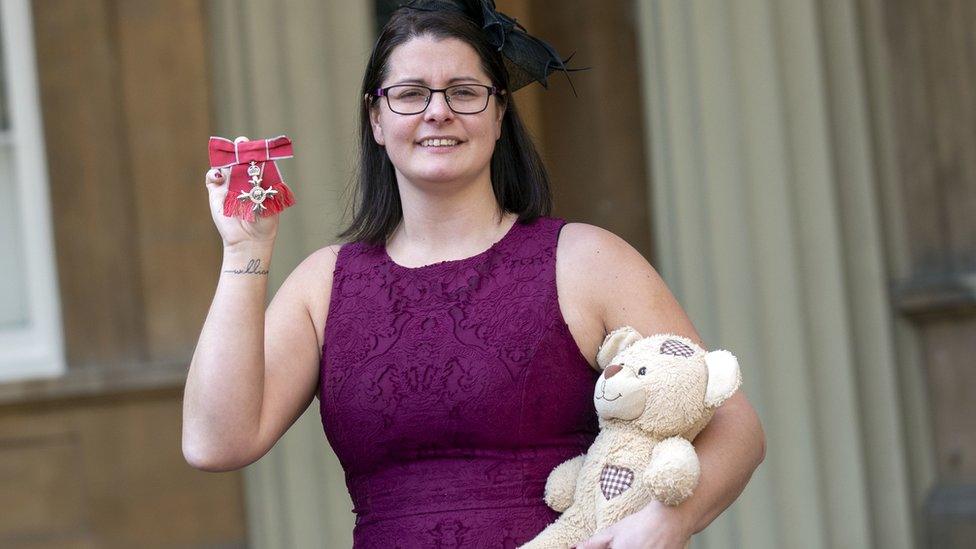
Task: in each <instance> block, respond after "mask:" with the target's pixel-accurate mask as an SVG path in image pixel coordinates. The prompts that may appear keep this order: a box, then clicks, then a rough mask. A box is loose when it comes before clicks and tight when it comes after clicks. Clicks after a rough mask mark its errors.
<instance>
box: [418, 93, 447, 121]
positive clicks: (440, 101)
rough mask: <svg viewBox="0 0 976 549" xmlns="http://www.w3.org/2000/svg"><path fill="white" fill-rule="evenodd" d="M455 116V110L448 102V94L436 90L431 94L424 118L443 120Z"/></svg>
mask: <svg viewBox="0 0 976 549" xmlns="http://www.w3.org/2000/svg"><path fill="white" fill-rule="evenodd" d="M453 116H454V111H452V110H451V107H450V105H448V104H447V94H446V93H444V92H434V93H433V94H431V96H430V103H429V104H428V105H427V110H425V111H424V118H425V119H426V120H430V121H443V120H447V119H450V118H452V117H453Z"/></svg>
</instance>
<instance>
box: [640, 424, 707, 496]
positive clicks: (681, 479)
mask: <svg viewBox="0 0 976 549" xmlns="http://www.w3.org/2000/svg"><path fill="white" fill-rule="evenodd" d="M700 476H701V466H700V464H699V462H698V454H697V453H695V448H694V446H692V445H691V443H690V442H688V441H687V440H686V439H684V438H682V437H671V438H666V439H664V440H662V441H661V442H659V443H658V444H657V445H656V446H655V447H654V450H653V451H652V452H651V461H650V463H649V464H648V466H647V468H646V469H645V470H644V474H643V480H644V482H645V483H646V484H647V485H648V487H649V488H650V490H651V493H652V494H654V498H655V499H657V500H658V501H660V502H662V503H664V504H666V505H678V504H679V503H681V502H682V501H684V500H686V499H688V497H689V496H691V493H692V491H693V490H694V489H695V486H697V485H698V478H699V477H700Z"/></svg>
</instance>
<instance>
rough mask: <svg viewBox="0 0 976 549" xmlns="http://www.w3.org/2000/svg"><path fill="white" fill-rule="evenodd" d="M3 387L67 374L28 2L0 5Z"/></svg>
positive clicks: (10, 1)
mask: <svg viewBox="0 0 976 549" xmlns="http://www.w3.org/2000/svg"><path fill="white" fill-rule="evenodd" d="M0 49H2V54H0V204H2V206H3V211H2V213H0V382H2V381H12V380H15V379H27V378H36V377H50V376H57V375H61V374H63V373H64V371H65V363H64V350H63V347H64V345H63V342H62V341H63V338H62V334H61V311H60V303H59V299H58V289H57V277H56V276H55V260H54V244H53V242H54V240H53V236H52V229H51V213H50V200H49V197H48V180H47V162H46V160H45V154H44V138H43V134H42V131H41V116H40V105H39V95H38V89H37V66H36V62H35V53H34V52H35V50H34V37H33V26H32V23H31V14H30V2H29V0H0Z"/></svg>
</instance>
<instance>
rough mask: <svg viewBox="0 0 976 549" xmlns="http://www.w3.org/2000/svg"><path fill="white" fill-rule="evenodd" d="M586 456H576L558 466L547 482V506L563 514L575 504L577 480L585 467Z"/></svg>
mask: <svg viewBox="0 0 976 549" xmlns="http://www.w3.org/2000/svg"><path fill="white" fill-rule="evenodd" d="M583 458H584V456H576V457H574V458H573V459H570V460H567V461H564V462H562V463H560V464H559V465H557V466H556V468H555V469H553V470H552V472H551V473H549V478H548V479H547V480H546V492H545V500H546V505H548V506H549V507H551V508H552V509H553V510H554V511H558V512H560V513H562V512H563V511H565V510H566V509H568V508H569V506H570V505H572V504H573V496H574V493H575V492H576V479H577V478H578V477H579V472H580V469H582V467H583Z"/></svg>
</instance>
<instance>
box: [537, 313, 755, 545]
mask: <svg viewBox="0 0 976 549" xmlns="http://www.w3.org/2000/svg"><path fill="white" fill-rule="evenodd" d="M597 363H598V364H599V366H600V368H602V370H603V373H602V374H601V375H600V378H599V379H598V380H597V384H596V388H595V391H594V397H593V402H594V404H595V405H596V412H597V415H598V416H599V425H600V433H599V434H598V435H597V437H596V440H594V441H593V444H592V445H591V446H590V448H589V450H588V451H587V453H586V454H583V455H580V456H577V457H575V458H572V459H570V460H568V461H566V462H564V463H562V464H560V465H558V466H557V467H556V468H555V469H554V470H553V471H552V473H550V474H549V478H548V480H547V482H546V488H545V501H546V504H548V505H549V507H551V508H553V509H554V510H556V511H558V512H561V513H562V515H561V516H560V517H559V518H558V519H557V520H556V521H555V522H553V523H552V524H550V525H549V526H548V527H546V529H545V530H543V531H542V532H541V533H540V534H539V535H538V536H536V537H535V538H533V539H532V540H531V541H529V542H528V543H526V544H525V545H522V546H521V547H522V548H523V549H540V548H566V547H572V546H575V545H576V544H577V543H580V542H582V541H584V540H586V539H588V538H589V537H591V536H592V535H593V534H595V533H596V532H597V531H598V530H600V529H602V528H604V527H606V526H609V525H610V524H613V523H615V522H617V521H619V520H620V519H622V518H624V517H625V516H627V515H630V514H632V513H635V512H637V511H639V510H640V509H641V508H643V507H644V506H645V505H647V504H648V503H649V502H650V501H651V499H656V500H658V501H661V502H663V503H665V504H666V505H672V506H673V505H678V504H679V503H681V502H682V501H684V500H685V499H687V498H688V497H689V496H690V495H691V493H692V491H693V490H694V488H695V486H696V485H697V484H698V477H699V474H700V468H699V463H698V455H697V454H696V453H695V449H694V447H693V446H692V445H691V442H690V441H691V440H693V439H694V438H695V436H697V435H698V433H699V432H700V431H701V430H702V429H704V427H705V425H706V424H707V423H708V421H709V420H710V419H711V418H712V415H713V414H714V412H715V409H716V408H718V407H719V406H720V405H721V404H722V403H723V402H725V400H726V399H728V398H729V397H731V396H732V394H734V393H735V391H736V390H738V388H739V385H740V384H741V383H742V378H741V374H740V372H739V363H738V360H736V358H735V356H734V355H732V353H730V352H728V351H722V350H719V351H711V352H705V351H704V350H703V349H702V348H701V347H699V346H698V345H697V344H695V343H694V342H693V341H691V340H690V339H688V338H686V337H682V336H678V335H673V334H655V335H651V336H648V337H643V336H641V334H640V333H638V331H637V330H635V329H634V328H631V327H629V326H624V327H621V328H618V329H616V330H613V331H612V332H610V333H609V334H607V336H606V338H604V340H603V343H602V344H601V345H600V348H599V351H598V352H597Z"/></svg>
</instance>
